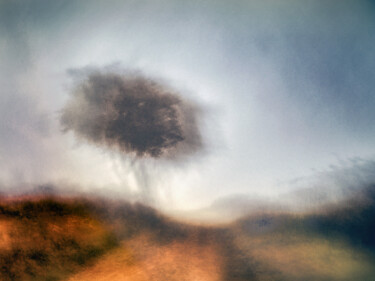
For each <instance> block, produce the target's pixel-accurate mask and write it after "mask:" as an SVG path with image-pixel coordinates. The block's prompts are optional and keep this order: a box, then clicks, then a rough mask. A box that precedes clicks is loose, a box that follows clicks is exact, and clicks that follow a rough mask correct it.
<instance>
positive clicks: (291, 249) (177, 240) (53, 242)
mask: <svg viewBox="0 0 375 281" xmlns="http://www.w3.org/2000/svg"><path fill="white" fill-rule="evenodd" d="M374 194H375V193H374V191H373V188H370V189H368V190H366V192H365V196H363V197H361V198H362V199H358V198H357V199H356V198H353V199H351V200H348V201H347V202H342V203H341V204H338V205H335V206H327V207H325V208H324V209H322V210H321V211H320V212H315V213H309V214H290V213H268V214H264V213H263V214H253V215H251V216H247V217H244V218H242V219H240V220H238V221H236V222H233V223H230V224H226V225H220V226H204V225H199V226H197V225H193V224H188V223H180V222H177V221H176V220H173V219H169V218H167V217H166V216H164V215H162V214H160V213H158V212H157V211H155V210H154V209H152V208H149V207H147V206H143V205H140V204H130V203H127V202H121V201H110V200H104V199H88V198H66V197H64V198H61V197H57V196H50V197H44V196H36V195H35V196H29V197H13V198H3V199H2V200H1V204H0V280H4V281H8V280H9V281H10V280H12V281H17V280H30V281H37V280H38V281H39V280H40V281H42V280H45V281H53V280H55V281H57V280H65V281H86V280H87V281H89V280H90V281H92V280H97V281H104V280H108V281H113V280H119V281H125V280H129V281H132V280H179V281H182V280H202V281H210V280H233V281H236V280H288V281H290V280H374V279H373V277H374V276H375V259H374V253H375V207H374V206H375V205H374V198H375V196H374ZM363 198H366V200H364V199H363Z"/></svg>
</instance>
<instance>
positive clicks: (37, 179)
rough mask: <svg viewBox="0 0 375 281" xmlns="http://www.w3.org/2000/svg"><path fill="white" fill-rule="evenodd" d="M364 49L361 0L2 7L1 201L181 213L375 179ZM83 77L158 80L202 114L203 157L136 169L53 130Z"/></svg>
mask: <svg viewBox="0 0 375 281" xmlns="http://www.w3.org/2000/svg"><path fill="white" fill-rule="evenodd" d="M374 49H375V3H374V2H373V1H370V0H368V1H365V0H357V1H354V0H353V1H349V0H343V1H339V0H329V1H323V0H322V1H319V0H315V1H309V0H306V1H297V0H283V1H276V0H266V1H260V0H253V1H245V0H244V1H240V0H235V1H230V2H228V1H221V0H219V1H213V0H212V1H211V0H207V1H172V0H160V1H130V0H128V1H115V0H110V1H59V0H56V1H47V0H34V1H32V0H30V1H17V0H14V1H6V0H0V61H1V63H0V85H1V88H0V187H1V190H2V191H3V192H5V193H6V192H9V191H10V190H12V191H17V190H27V189H32V188H35V186H44V185H51V186H56V187H58V188H63V189H66V190H79V191H84V192H93V193H98V194H107V195H108V194H115V196H120V197H123V198H125V199H126V198H128V199H129V200H133V199H134V200H141V201H142V200H145V201H147V202H148V203H150V204H152V205H155V206H157V207H159V208H161V209H165V210H179V211H183V210H192V209H199V208H204V207H207V206H209V205H211V204H212V205H215V204H216V205H218V203H217V202H223V200H224V201H225V198H229V199H228V200H229V201H228V202H232V203H230V204H234V205H235V204H236V200H233V198H240V199H243V198H245V199H246V200H247V198H248V199H249V202H253V201H254V200H258V198H262V199H259V200H268V199H269V200H276V201H278V202H279V201H282V202H285V203H286V204H293V203H291V202H292V201H293V202H294V201H295V200H294V198H296V197H298V196H299V194H301V193H302V194H305V196H311V194H312V193H319V192H320V193H322V192H323V193H324V192H326V191H327V190H328V191H329V192H328V193H330V194H333V195H327V196H328V197H329V196H331V197H339V194H341V193H344V194H345V192H342V191H343V190H344V191H345V190H347V189H351V188H355V186H364V185H368V184H371V183H373V181H374V176H373V174H374V172H375V168H374V167H375V165H374V160H375V145H374V142H375V122H374V121H375V110H374V108H375V94H374V90H373V89H374V86H375V80H374V79H373V77H374V74H375V57H374V56H375V54H374V52H373V50H374ZM90 71H91V72H92V71H94V72H95V71H96V72H100V73H104V74H106V73H112V74H113V73H114V74H115V75H120V74H121V73H127V72H129V71H130V72H136V73H139V74H140V75H141V76H142V77H143V76H144V77H147V78H150V77H151V78H150V79H151V80H155V81H162V84H163V85H167V86H168V87H169V88H170V89H173V91H174V92H176V93H178V96H179V97H180V98H181V99H183V100H188V101H190V102H191V103H192V104H194V105H195V106H197V107H199V110H200V117H199V124H198V125H199V126H198V127H199V132H200V133H199V134H200V137H201V138H202V147H201V149H199V150H197V151H193V152H192V153H190V154H188V155H184V156H182V157H178V159H168V158H163V159H157V158H152V157H148V158H147V157H146V158H139V159H138V158H134V156H132V155H129V154H128V153H126V152H119V151H116V149H115V150H113V149H111V147H106V146H101V145H98V144H97V143H92V142H90V141H87V140H85V139H84V138H80V137H79V136H77V134H75V133H74V132H73V131H69V130H68V131H67V130H64V128H63V125H64V124H61V115H62V114H63V112H64V108H66V105H67V104H69V101H70V102H71V101H72V100H73V102H74V99H72V96H73V95H74V91H75V89H77V85H80V83H83V82H82V81H86V80H85V79H87V77H88V76H89V75H90V74H89V73H91V72H90ZM339 190H340V191H339ZM305 191H306V192H305ZM320 193H319V194H320ZM326 193H327V192H326ZM291 194H293V196H292V195H291ZM306 194H307V195H306ZM323 197H324V196H323ZM223 198H224V199H223ZM291 198H293V199H291ZM318 198H321V197H318ZM324 198H325V197H324ZM322 200H323V199H322ZM216 205H215V206H216ZM224 205H225V204H224Z"/></svg>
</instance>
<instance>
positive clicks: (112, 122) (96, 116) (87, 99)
mask: <svg viewBox="0 0 375 281" xmlns="http://www.w3.org/2000/svg"><path fill="white" fill-rule="evenodd" d="M198 121H199V108H198V106H197V105H196V104H194V103H192V102H191V101H188V100H186V99H184V98H183V97H182V96H180V95H179V94H178V93H177V92H175V91H173V90H172V89H170V88H168V87H167V86H166V85H164V84H162V83H161V82H158V81H156V80H152V79H149V78H147V77H145V76H143V75H141V74H136V73H130V72H128V73H124V74H117V73H112V72H101V71H92V72H90V73H88V74H87V75H86V77H84V79H83V80H82V81H80V82H79V83H78V84H77V85H76V87H75V89H74V91H73V93H72V95H71V98H70V100H69V101H68V102H67V104H66V106H65V107H64V108H63V110H62V115H61V124H62V126H63V128H64V130H65V131H69V130H71V131H73V132H74V133H75V135H76V136H77V137H79V138H81V139H85V140H87V141H89V142H91V143H94V144H97V145H100V146H105V147H108V148H111V149H116V150H120V151H122V152H124V153H128V154H133V155H135V156H137V157H153V158H159V157H167V158H175V157H178V156H181V155H184V154H190V153H193V152H196V151H197V150H199V149H200V148H201V147H202V138H201V134H200V132H199V124H198Z"/></svg>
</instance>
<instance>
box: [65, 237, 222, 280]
mask: <svg viewBox="0 0 375 281" xmlns="http://www.w3.org/2000/svg"><path fill="white" fill-rule="evenodd" d="M222 268H223V267H222V258H221V256H220V253H219V252H218V251H217V247H216V246H215V245H214V244H213V243H211V244H210V243H208V244H207V243H198V242H195V241H192V242H191V241H175V242H172V243H169V244H167V245H162V246H160V244H158V243H156V242H153V241H152V240H151V239H150V238H149V237H147V236H142V237H138V238H135V239H133V240H130V241H128V242H126V243H124V244H123V245H122V246H121V247H119V248H117V249H115V250H114V251H112V252H111V253H109V254H107V255H106V256H104V257H102V258H101V259H100V260H99V261H98V262H97V263H96V264H94V265H92V266H91V267H88V268H87V269H85V270H84V271H82V272H79V273H78V274H76V275H74V276H73V277H71V278H70V279H69V280H68V281H93V280H95V281H114V280H115V281H141V280H142V281H143V280H144V281H149V280H155V281H158V280H160V281H168V280H176V281H177V280H178V281H184V280H186V281H221V280H222V279H221V278H222V277H221V276H222V272H221V270H222Z"/></svg>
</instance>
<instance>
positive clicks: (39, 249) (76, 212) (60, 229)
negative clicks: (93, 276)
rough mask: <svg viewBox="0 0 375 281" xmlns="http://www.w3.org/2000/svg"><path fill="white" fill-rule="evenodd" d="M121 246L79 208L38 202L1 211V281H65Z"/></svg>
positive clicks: (15, 204)
mask: <svg viewBox="0 0 375 281" xmlns="http://www.w3.org/2000/svg"><path fill="white" fill-rule="evenodd" d="M116 243H117V241H116V239H115V237H114V236H113V234H112V233H110V232H109V231H108V229H107V228H106V227H105V226H104V225H103V223H101V222H99V221H98V220H97V219H95V218H93V217H92V216H91V215H90V214H89V213H88V212H87V211H86V210H85V209H84V207H83V206H82V205H80V204H76V203H67V202H59V201H56V200H49V199H48V200H46V199H36V200H35V199H34V200H27V201H12V202H7V203H3V204H2V205H1V206H0V280H4V281H8V280H9V281H17V280H30V281H32V280H50V281H52V280H61V279H63V278H65V277H67V276H68V275H70V274H71V273H73V272H76V271H78V270H80V269H81V268H82V267H83V266H84V265H85V264H88V263H90V262H92V261H93V260H95V259H96V258H97V257H99V256H100V255H102V254H103V253H104V252H106V251H107V250H109V249H111V248H113V247H114V246H116Z"/></svg>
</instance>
